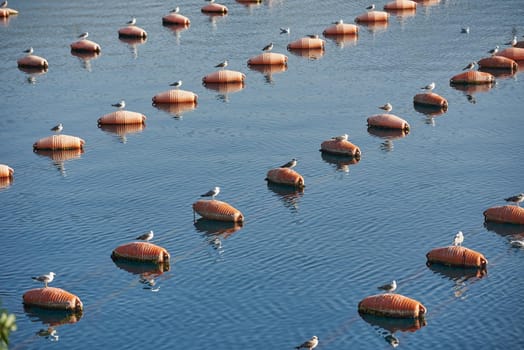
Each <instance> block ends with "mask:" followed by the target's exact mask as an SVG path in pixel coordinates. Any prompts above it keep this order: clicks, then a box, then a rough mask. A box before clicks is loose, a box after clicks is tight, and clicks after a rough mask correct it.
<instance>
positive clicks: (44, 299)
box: [22, 287, 84, 311]
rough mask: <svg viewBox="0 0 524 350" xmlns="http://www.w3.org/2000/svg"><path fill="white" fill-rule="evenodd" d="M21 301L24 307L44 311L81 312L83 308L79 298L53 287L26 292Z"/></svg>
mask: <svg viewBox="0 0 524 350" xmlns="http://www.w3.org/2000/svg"><path fill="white" fill-rule="evenodd" d="M22 299H23V302H24V304H25V305H28V306H38V307H41V308H45V309H55V310H71V311H82V309H83V308H84V306H83V304H82V301H81V300H80V298H79V297H77V296H76V295H74V294H71V293H69V292H67V291H65V290H63V289H60V288H55V287H45V288H36V289H31V290H28V291H27V292H25V293H24V295H23V296H22Z"/></svg>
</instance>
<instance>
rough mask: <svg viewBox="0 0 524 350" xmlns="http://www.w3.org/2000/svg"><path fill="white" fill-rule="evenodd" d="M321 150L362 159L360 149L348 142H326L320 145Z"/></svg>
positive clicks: (333, 140) (332, 140)
mask: <svg viewBox="0 0 524 350" xmlns="http://www.w3.org/2000/svg"><path fill="white" fill-rule="evenodd" d="M320 150H321V151H322V152H327V153H331V154H337V155H343V156H349V157H355V158H360V156H361V153H360V148H359V147H358V146H356V145H354V144H352V143H351V142H349V141H347V140H335V139H331V140H326V141H324V142H322V143H321V144H320Z"/></svg>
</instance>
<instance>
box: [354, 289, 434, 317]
mask: <svg viewBox="0 0 524 350" xmlns="http://www.w3.org/2000/svg"><path fill="white" fill-rule="evenodd" d="M358 311H359V312H362V313H366V314H372V315H379V316H387V317H398V318H423V317H424V316H425V315H426V313H427V310H426V308H425V307H424V305H422V304H421V303H420V302H418V301H416V300H415V299H411V298H408V297H406V296H403V295H400V294H395V293H384V294H377V295H372V296H369V297H366V298H364V299H363V300H361V301H360V303H358Z"/></svg>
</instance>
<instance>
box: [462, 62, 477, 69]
mask: <svg viewBox="0 0 524 350" xmlns="http://www.w3.org/2000/svg"><path fill="white" fill-rule="evenodd" d="M475 65H476V63H475V62H470V63H468V65H467V66H466V67H464V68H462V70H471V69H473V68H475Z"/></svg>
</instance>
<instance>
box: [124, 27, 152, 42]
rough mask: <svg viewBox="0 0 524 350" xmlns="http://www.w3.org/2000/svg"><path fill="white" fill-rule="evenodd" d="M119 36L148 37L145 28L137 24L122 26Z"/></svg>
mask: <svg viewBox="0 0 524 350" xmlns="http://www.w3.org/2000/svg"><path fill="white" fill-rule="evenodd" d="M118 36H119V37H126V38H142V39H145V38H147V33H146V31H145V30H143V29H142V28H140V27H137V26H127V27H123V28H120V29H119V30H118Z"/></svg>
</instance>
